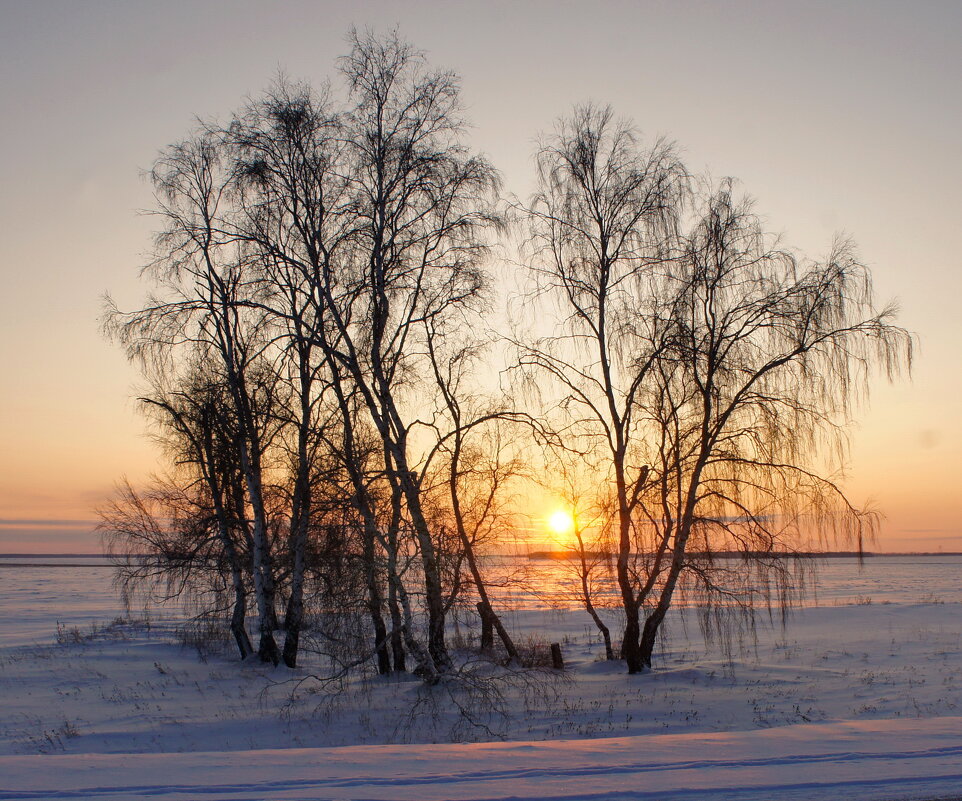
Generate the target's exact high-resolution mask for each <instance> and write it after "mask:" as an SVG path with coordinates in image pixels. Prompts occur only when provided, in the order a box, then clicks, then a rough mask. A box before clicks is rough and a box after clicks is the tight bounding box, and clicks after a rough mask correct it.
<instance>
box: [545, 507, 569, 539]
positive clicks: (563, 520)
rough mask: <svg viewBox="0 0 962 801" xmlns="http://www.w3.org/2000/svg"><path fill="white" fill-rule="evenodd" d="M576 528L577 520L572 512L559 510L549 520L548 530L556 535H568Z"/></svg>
mask: <svg viewBox="0 0 962 801" xmlns="http://www.w3.org/2000/svg"><path fill="white" fill-rule="evenodd" d="M574 527H575V519H574V516H573V515H572V514H571V512H568V511H566V510H564V509H558V510H556V511H555V512H552V514H551V517H549V518H548V528H550V529H551V530H552V531H553V532H554V533H555V534H568V533H569V532H570V531H571V530H572V529H574Z"/></svg>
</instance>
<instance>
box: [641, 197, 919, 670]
mask: <svg viewBox="0 0 962 801" xmlns="http://www.w3.org/2000/svg"><path fill="white" fill-rule="evenodd" d="M675 270H676V272H675V274H674V280H676V281H677V287H676V291H675V293H674V294H673V296H672V298H671V302H670V303H668V304H666V308H670V309H671V310H672V337H671V347H670V348H669V349H668V350H667V351H666V352H665V353H664V354H663V355H662V356H661V358H660V360H659V364H658V369H657V371H656V372H655V374H654V375H653V376H652V380H651V381H650V383H649V385H648V386H647V387H646V392H644V393H643V394H642V397H641V400H640V404H639V406H640V408H641V409H642V410H643V411H642V414H643V415H644V416H645V417H646V418H647V422H648V429H649V431H650V432H651V436H650V437H649V438H648V439H647V440H646V441H645V448H644V452H645V454H646V456H647V458H648V459H649V461H650V463H651V464H652V465H653V466H654V470H653V471H652V473H651V477H650V478H649V480H648V481H647V482H646V484H645V486H644V487H643V489H642V493H641V497H642V503H641V504H640V509H641V510H642V512H643V513H644V515H645V517H646V519H645V520H644V522H639V526H638V528H639V531H640V532H645V533H644V535H643V537H642V538H641V541H642V542H644V543H645V546H646V547H644V549H643V550H644V551H645V552H646V553H648V554H649V555H651V556H650V559H649V560H648V561H647V562H646V563H645V570H646V572H647V575H648V579H647V580H646V582H645V583H644V584H643V585H642V587H641V591H643V592H645V591H647V595H646V598H645V602H646V606H647V614H646V618H645V622H644V629H643V631H642V635H641V638H640V641H639V650H640V657H641V662H642V664H643V665H645V666H649V665H650V664H651V655H652V650H653V648H654V644H655V639H656V636H657V633H658V630H659V627H660V625H661V623H662V622H663V620H664V618H665V614H666V613H667V611H668V609H669V607H670V605H671V603H672V599H673V595H674V593H675V591H676V590H677V588H678V586H679V582H681V581H684V580H686V579H687V580H688V582H689V584H690V586H691V587H692V588H693V589H695V590H696V591H697V592H698V597H699V598H700V601H701V604H702V607H703V608H705V609H710V608H711V607H712V605H713V602H716V603H717V602H720V603H721V604H722V605H723V606H725V607H727V608H728V610H730V609H732V608H735V609H738V608H750V607H751V606H752V605H753V604H755V603H757V602H758V598H759V596H762V597H766V596H769V593H770V594H771V595H770V596H769V597H766V600H767V601H768V602H771V601H772V600H774V601H775V602H776V603H779V604H782V605H784V604H785V603H787V602H789V601H790V600H791V598H790V590H791V582H792V580H793V574H792V573H791V571H790V570H789V569H788V567H787V565H786V557H788V556H791V555H792V554H793V553H795V552H797V551H799V550H817V549H818V548H820V547H824V545H823V544H824V543H825V542H826V541H827V540H830V539H832V538H833V537H840V538H842V539H843V540H847V541H849V542H852V543H854V544H855V545H856V547H857V548H858V550H859V551H861V548H862V542H863V538H864V536H866V535H867V534H868V533H869V532H871V530H872V525H873V522H874V518H873V517H872V515H869V514H866V513H863V512H861V511H860V510H858V509H857V508H855V507H854V506H853V505H852V504H851V503H850V502H849V501H848V500H847V499H846V498H845V496H844V494H843V493H842V491H841V488H840V486H839V485H838V484H837V483H836V482H835V481H834V480H833V478H832V477H831V474H826V472H825V471H826V469H827V468H828V466H829V465H830V460H829V459H828V458H827V457H828V455H829V454H831V453H838V454H840V453H841V452H842V449H843V448H844V444H845V424H846V423H847V422H848V421H849V419H850V417H851V413H852V410H853V405H854V404H855V403H856V402H857V400H858V399H859V398H860V397H861V396H862V395H863V394H864V392H865V391H866V387H867V385H866V379H867V376H868V375H869V374H870V372H871V370H872V369H873V367H875V366H881V368H882V370H883V372H884V373H885V374H887V375H888V376H889V377H892V376H893V375H895V374H896V373H897V372H898V371H899V370H901V369H902V368H903V367H905V366H907V365H908V364H910V360H911V338H910V337H909V335H908V334H907V333H906V332H905V331H904V330H903V329H901V328H899V327H897V326H896V325H894V323H893V319H894V314H895V310H894V308H893V307H891V306H890V307H886V308H883V309H876V308H875V306H874V301H873V293H872V286H871V279H870V275H869V272H868V270H867V269H866V268H865V267H864V266H863V265H861V264H860V263H859V262H858V261H857V260H856V258H855V256H854V253H853V248H852V246H851V245H850V244H849V243H847V242H838V243H836V244H835V246H834V247H833V248H832V251H831V253H830V254H829V256H828V258H827V259H826V260H825V261H822V262H816V261H807V260H801V259H799V258H798V257H797V256H795V255H794V254H792V253H790V252H788V251H786V250H784V249H781V248H779V247H778V246H777V242H775V241H773V240H772V238H771V237H768V236H766V235H765V234H764V232H763V230H762V228H761V225H760V223H759V220H758V218H757V217H756V216H755V215H754V214H753V213H752V210H751V205H750V203H748V202H747V201H740V202H739V201H736V200H735V199H734V198H733V196H732V188H731V185H730V183H727V182H726V183H725V184H724V185H723V186H722V188H721V189H720V190H718V191H717V192H714V193H713V194H711V195H710V196H709V197H708V198H707V200H705V202H704V204H703V207H702V208H701V209H700V210H699V213H698V214H697V215H696V217H695V219H694V222H693V224H692V227H691V230H690V232H689V233H688V234H687V235H685V236H684V237H683V238H682V239H681V248H680V253H679V256H678V259H677V261H676V262H675ZM719 552H722V553H723V554H725V555H732V554H738V555H739V556H740V558H739V559H737V560H734V561H733V560H731V559H719V558H718V553H719ZM649 587H650V589H648V588H649ZM725 613H727V612H725Z"/></svg>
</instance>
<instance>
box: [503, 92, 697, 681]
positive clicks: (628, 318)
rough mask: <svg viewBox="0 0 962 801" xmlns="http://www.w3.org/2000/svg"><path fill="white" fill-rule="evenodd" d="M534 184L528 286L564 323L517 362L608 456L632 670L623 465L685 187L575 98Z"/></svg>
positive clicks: (659, 157)
mask: <svg viewBox="0 0 962 801" xmlns="http://www.w3.org/2000/svg"><path fill="white" fill-rule="evenodd" d="M538 169H539V175H540V179H541V191H540V192H539V194H538V195H537V196H536V197H535V198H534V201H533V202H532V204H531V205H530V207H528V208H526V209H523V211H524V212H525V213H526V216H527V218H528V220H529V222H530V225H531V230H532V235H533V238H532V243H533V246H534V250H535V257H536V258H535V261H534V264H533V267H534V270H535V273H536V277H537V279H538V281H539V289H540V291H542V292H543V293H546V294H550V296H551V297H552V298H553V299H556V300H557V303H558V305H559V307H560V310H561V314H562V316H563V318H564V324H565V329H566V330H565V331H564V332H563V333H561V334H552V335H550V336H548V337H546V338H544V339H542V340H540V341H536V342H533V343H530V344H528V345H526V346H523V348H522V355H521V364H522V366H523V367H525V368H528V369H531V370H534V371H537V372H539V373H546V374H548V375H549V376H550V377H552V378H553V379H555V380H556V382H557V384H558V386H559V387H560V388H561V397H560V398H559V403H560V405H561V406H562V407H563V408H564V409H565V410H566V412H567V413H568V414H569V415H570V416H571V417H572V418H573V421H574V427H575V428H574V429H573V430H578V431H581V432H582V433H583V434H584V435H585V436H587V437H589V438H597V440H598V442H599V443H600V444H599V446H598V447H601V448H603V449H604V451H605V452H606V454H607V457H608V458H607V459H606V465H607V471H606V473H607V474H606V475H604V480H605V481H607V482H610V483H611V485H612V486H613V489H614V493H615V508H616V513H615V515H614V524H615V525H616V526H617V534H616V537H615V541H616V543H617V571H618V584H619V588H620V590H621V595H622V604H623V606H624V609H625V615H626V618H627V622H626V626H625V635H624V641H623V646H622V651H623V656H624V658H625V659H627V661H628V665H629V669H630V670H632V672H634V671H635V670H637V669H639V668H640V656H639V653H638V650H637V649H638V646H637V643H638V637H639V634H640V621H639V614H640V609H641V604H642V601H643V598H642V597H641V596H640V594H639V593H638V591H637V588H636V583H637V582H636V577H635V575H634V574H633V572H632V567H631V562H632V554H633V548H634V546H635V542H634V537H633V536H632V530H633V523H632V521H633V519H634V517H635V514H636V511H637V509H638V504H639V502H640V500H641V495H642V492H641V491H642V488H643V487H644V485H645V483H646V481H647V479H648V475H649V466H648V465H647V464H644V463H640V464H639V463H633V462H632V458H633V457H634V456H635V445H636V442H637V441H638V439H639V438H640V437H642V436H643V432H642V431H641V430H640V424H641V422H642V421H640V420H639V419H638V414H637V408H638V399H639V394H640V393H641V392H642V391H643V389H644V386H645V382H646V380H647V379H648V377H649V375H650V373H651V372H652V371H653V370H654V369H655V366H656V365H657V363H658V359H659V358H660V356H661V354H662V352H663V350H664V348H665V347H666V343H667V341H668V336H669V333H668V326H667V325H665V316H664V312H663V310H662V309H661V308H660V307H659V305H660V302H661V301H662V300H663V297H661V294H662V293H660V291H659V289H658V284H659V282H660V280H661V276H660V274H659V269H660V268H662V267H663V265H664V264H665V263H666V262H667V260H668V259H669V257H670V254H671V244H672V235H673V233H674V231H675V228H676V224H677V217H678V213H679V206H680V201H681V199H682V197H683V196H684V193H685V189H686V173H685V171H684V168H683V167H682V165H681V163H680V162H679V161H678V159H677V157H676V156H675V154H674V150H673V148H672V146H671V145H670V144H668V143H666V142H662V141H659V142H657V143H655V145H653V146H652V147H651V148H649V149H644V148H642V147H641V146H640V145H639V144H638V142H637V137H636V135H635V133H634V132H633V130H632V129H631V127H630V126H628V125H627V124H625V123H622V122H618V121H616V120H615V118H614V115H613V112H612V111H611V109H609V108H596V107H593V106H586V107H583V108H579V109H576V110H575V112H574V114H573V116H572V117H571V118H570V119H568V120H562V121H561V122H560V123H559V124H558V127H557V130H556V132H555V134H554V135H553V136H551V137H549V138H548V140H547V141H546V142H545V143H544V144H543V145H542V148H541V151H540V153H539V155H538Z"/></svg>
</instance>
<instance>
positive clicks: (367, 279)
mask: <svg viewBox="0 0 962 801" xmlns="http://www.w3.org/2000/svg"><path fill="white" fill-rule="evenodd" d="M351 43H352V51H351V53H350V54H349V55H348V56H347V57H345V58H344V59H343V60H342V63H341V70H342V73H343V74H344V76H345V77H346V78H347V80H348V84H349V88H350V100H351V108H350V111H349V113H348V114H347V115H346V141H347V147H348V169H349V175H350V176H351V185H350V189H351V191H352V193H353V197H354V203H355V206H354V213H355V214H356V219H357V226H356V234H355V237H354V239H353V247H354V251H353V254H352V255H353V258H351V259H348V260H346V261H345V262H344V263H343V264H342V269H345V270H347V271H348V274H350V275H351V276H352V277H353V282H354V283H352V285H351V286H350V287H349V288H348V287H342V288H337V287H333V286H331V285H330V283H329V280H330V279H329V277H328V276H324V278H325V279H326V280H328V283H325V285H324V287H323V290H324V292H325V302H326V304H327V307H328V310H329V311H330V313H331V317H332V320H333V322H334V324H335V326H336V328H337V334H338V337H339V339H338V341H339V345H340V348H339V350H338V352H337V358H338V360H339V362H340V364H341V366H342V367H343V369H344V370H345V372H346V373H347V374H348V375H349V376H350V378H351V380H352V382H353V384H354V385H355V387H356V388H357V389H358V391H359V393H360V396H361V398H362V399H363V402H364V404H365V407H366V409H367V412H368V414H369V416H370V419H371V421H372V422H373V425H374V428H375V429H376V431H377V432H378V436H379V437H380V440H381V443H382V446H383V458H384V468H385V476H386V477H387V479H388V481H389V482H390V484H391V485H392V486H393V487H394V491H395V494H396V496H397V497H398V498H399V499H400V500H403V504H404V514H405V517H406V519H407V520H408V521H409V523H410V528H411V530H412V532H413V534H414V536H415V539H416V541H417V547H418V551H419V553H420V558H421V567H422V572H423V580H424V590H425V603H426V607H427V617H428V652H429V654H430V659H431V661H432V663H433V664H432V665H431V666H423V667H426V668H428V667H429V672H434V671H443V670H445V669H446V668H447V667H448V666H449V664H450V659H449V656H448V652H447V647H446V645H445V633H444V619H445V602H444V591H443V587H442V581H441V575H440V570H439V565H438V558H437V553H436V547H435V533H434V532H432V531H431V529H430V526H429V525H428V521H427V519H426V516H425V512H424V509H423V504H422V498H421V481H420V476H419V473H418V457H417V455H416V454H417V450H416V447H415V442H414V441H412V429H414V428H416V427H417V425H418V423H419V420H418V406H419V402H420V403H423V400H424V397H423V395H420V394H419V392H418V389H419V387H418V384H417V382H416V381H412V378H413V377H414V376H415V375H416V370H417V369H418V364H419V362H422V361H423V359H422V354H423V350H422V349H421V347H420V343H423V341H424V326H425V325H427V324H430V323H431V322H432V321H433V320H436V319H441V318H444V317H446V316H448V315H451V314H453V313H456V312H457V310H458V309H459V308H461V307H466V306H471V305H473V304H477V303H478V302H479V301H480V300H481V299H482V297H483V292H484V285H485V276H484V273H483V272H482V271H481V270H480V268H479V264H480V261H481V259H482V258H483V256H484V254H485V252H486V246H485V242H484V238H483V235H484V232H485V231H486V230H487V229H488V228H490V227H491V226H492V225H494V224H495V223H496V222H497V217H496V216H495V215H494V213H493V211H492V209H491V204H490V197H491V193H492V191H493V190H494V189H495V187H496V177H495V173H494V171H493V169H492V168H491V167H490V166H489V165H488V164H487V162H485V161H484V160H483V159H481V158H480V157H477V156H471V155H469V154H468V153H467V152H466V150H465V148H464V147H463V146H462V145H461V143H460V137H461V134H462V130H463V123H462V121H461V119H460V109H459V99H458V84H457V80H456V78H455V77H454V76H453V75H452V74H450V73H446V72H436V71H432V70H430V69H429V68H428V67H427V66H426V64H425V61H424V58H423V56H422V55H421V54H420V53H418V52H417V51H415V50H414V49H413V48H412V47H411V46H410V45H408V44H406V43H404V42H402V41H400V40H399V39H398V38H397V36H396V35H391V36H389V37H386V38H384V39H378V38H376V37H374V36H373V35H366V36H360V35H358V34H357V33H352V36H351ZM398 589H401V588H398Z"/></svg>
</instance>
